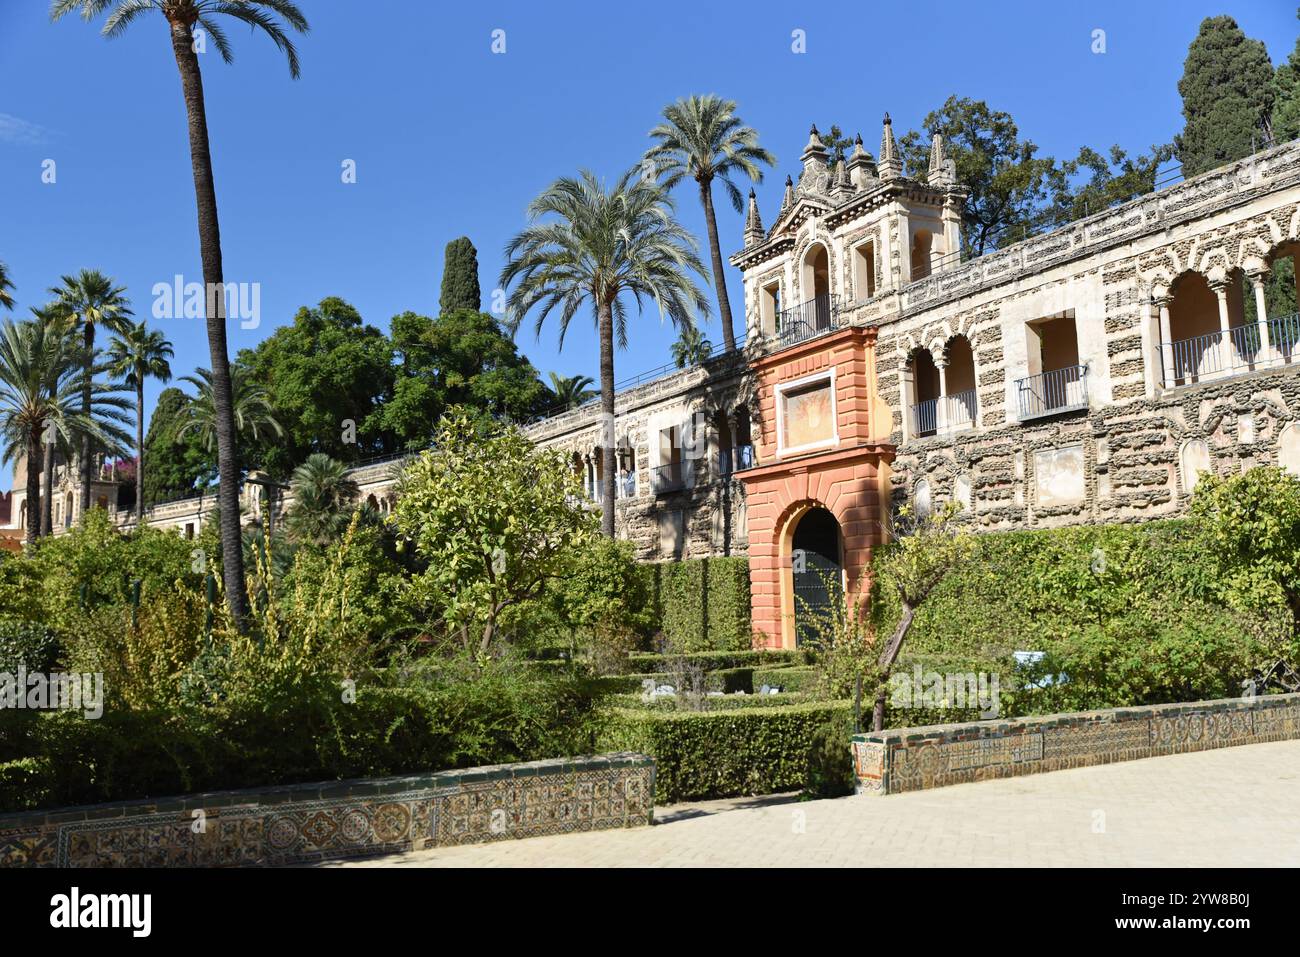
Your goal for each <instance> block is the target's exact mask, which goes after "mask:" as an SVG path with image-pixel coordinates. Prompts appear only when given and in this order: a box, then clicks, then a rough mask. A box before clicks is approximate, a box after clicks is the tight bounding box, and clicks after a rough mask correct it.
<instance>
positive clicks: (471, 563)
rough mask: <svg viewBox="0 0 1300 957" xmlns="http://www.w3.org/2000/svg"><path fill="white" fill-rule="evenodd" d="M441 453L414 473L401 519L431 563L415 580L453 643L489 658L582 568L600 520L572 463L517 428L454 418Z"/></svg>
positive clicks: (428, 456)
mask: <svg viewBox="0 0 1300 957" xmlns="http://www.w3.org/2000/svg"><path fill="white" fill-rule="evenodd" d="M436 446H437V450H438V451H437V452H436V453H435V452H425V453H423V454H422V455H421V456H420V457H419V458H418V459H417V460H415V461H414V462H413V463H411V465H409V466H408V467H407V470H406V472H405V474H404V475H403V477H402V480H401V486H400V488H399V490H398V496H397V506H396V509H395V511H394V520H395V522H396V525H397V528H398V530H399V531H400V533H401V534H402V535H403V536H404V537H406V538H408V539H410V540H411V541H412V542H413V543H414V547H415V551H416V554H417V555H418V556H419V557H420V558H421V559H422V560H423V561H424V562H425V563H426V567H425V568H424V570H423V571H421V572H420V573H418V574H417V575H415V576H414V577H413V578H412V581H411V586H412V589H413V590H414V592H415V593H416V595H417V596H418V598H419V600H421V601H422V602H425V603H427V604H428V606H429V607H431V608H436V609H437V614H438V617H439V618H440V619H441V624H442V627H443V628H444V629H445V633H446V634H447V635H448V636H449V637H454V639H455V640H456V641H457V642H459V643H460V644H462V645H463V646H464V647H466V648H475V649H478V650H479V651H480V652H483V653H485V652H487V651H488V650H489V649H490V648H491V647H492V645H493V642H494V641H495V640H496V639H497V638H498V636H499V632H500V631H501V629H502V628H503V626H504V627H505V628H506V629H507V632H508V631H509V630H510V626H511V625H512V624H513V623H515V622H518V621H520V620H526V619H527V615H528V613H529V611H530V610H531V608H532V606H534V605H535V604H536V603H538V602H539V601H540V600H541V599H542V598H543V597H544V595H545V594H546V589H547V588H548V586H549V585H550V584H551V583H552V582H556V581H558V580H560V579H562V578H563V577H565V576H567V575H569V574H572V573H574V572H576V571H577V570H578V568H579V567H580V564H579V563H580V562H581V561H582V559H583V558H584V557H585V556H586V555H587V554H588V546H589V545H590V543H591V541H592V540H593V538H594V537H595V533H596V529H595V522H594V519H593V517H592V515H591V513H590V512H588V511H587V510H586V509H584V508H583V506H582V504H581V502H580V500H579V499H578V492H577V489H576V487H575V479H574V476H573V472H572V470H571V469H570V468H569V467H568V465H567V463H566V462H565V461H564V456H563V455H562V454H561V453H560V452H558V451H556V450H554V449H549V450H548V449H539V448H537V447H536V446H534V445H533V444H532V443H531V442H530V441H529V440H528V439H527V438H525V437H524V436H523V435H522V434H521V433H519V432H518V431H517V430H515V429H513V428H510V427H504V426H492V427H490V428H489V429H488V430H487V431H486V432H483V433H480V432H479V431H478V430H477V429H476V428H475V425H474V423H473V422H472V421H471V420H470V419H469V417H468V416H467V415H465V414H463V413H461V414H456V415H452V416H448V417H446V418H444V419H443V421H442V422H441V423H440V425H439V428H438V436H437V441H436Z"/></svg>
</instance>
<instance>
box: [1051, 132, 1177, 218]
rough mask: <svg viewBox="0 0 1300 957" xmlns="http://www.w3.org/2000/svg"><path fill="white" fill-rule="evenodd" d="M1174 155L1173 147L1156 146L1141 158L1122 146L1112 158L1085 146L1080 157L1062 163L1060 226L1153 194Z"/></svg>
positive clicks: (1112, 152)
mask: <svg viewBox="0 0 1300 957" xmlns="http://www.w3.org/2000/svg"><path fill="white" fill-rule="evenodd" d="M1173 155H1174V148H1173V145H1172V144H1165V145H1163V146H1153V147H1151V152H1150V153H1144V154H1141V155H1139V156H1137V157H1130V156H1129V155H1128V153H1127V152H1125V151H1124V150H1123V149H1121V148H1120V147H1119V146H1118V145H1116V146H1112V147H1111V148H1110V153H1109V155H1108V156H1102V155H1101V154H1100V153H1098V152H1097V151H1096V150H1093V149H1090V148H1089V147H1086V146H1085V147H1083V148H1082V149H1081V150H1079V155H1078V156H1076V157H1075V158H1074V159H1072V160H1068V161H1066V162H1065V163H1063V164H1061V177H1060V179H1059V188H1058V189H1057V195H1056V200H1055V201H1056V205H1057V209H1056V223H1057V224H1058V225H1064V224H1066V223H1071V222H1073V221H1074V220H1076V219H1082V218H1083V217H1084V216H1090V215H1092V214H1093V213H1099V212H1101V211H1102V210H1104V209H1107V208H1109V207H1111V206H1118V205H1119V204H1120V203H1127V202H1128V201H1129V200H1131V199H1136V198H1137V197H1139V196H1144V195H1146V194H1147V193H1150V192H1152V191H1153V190H1155V188H1156V172H1157V170H1158V169H1159V167H1160V165H1161V164H1162V163H1167V162H1168V161H1169V160H1170V159H1171V158H1172V157H1173Z"/></svg>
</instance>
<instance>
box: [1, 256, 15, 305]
mask: <svg viewBox="0 0 1300 957" xmlns="http://www.w3.org/2000/svg"><path fill="white" fill-rule="evenodd" d="M13 288H14V284H13V281H12V280H11V279H10V278H9V267H8V266H6V265H5V264H4V262H3V261H0V309H12V308H13V307H14V297H13Z"/></svg>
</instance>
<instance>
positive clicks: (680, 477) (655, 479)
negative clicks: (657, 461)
mask: <svg viewBox="0 0 1300 957" xmlns="http://www.w3.org/2000/svg"><path fill="white" fill-rule="evenodd" d="M694 480H695V466H694V463H692V462H690V461H689V460H684V461H678V462H669V463H668V464H666V465H659V466H656V467H655V468H652V469H651V470H650V487H651V488H653V489H654V493H655V494H656V495H665V494H667V493H668V492H675V491H677V490H678V489H681V488H685V487H686V486H688V485H690V484H691V483H692V482H693V481H694Z"/></svg>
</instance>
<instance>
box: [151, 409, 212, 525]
mask: <svg viewBox="0 0 1300 957" xmlns="http://www.w3.org/2000/svg"><path fill="white" fill-rule="evenodd" d="M188 406H189V397H188V396H187V395H186V394H185V393H184V392H183V391H182V390H180V389H177V388H167V389H163V390H162V392H160V393H159V394H158V401H157V402H156V403H155V404H154V407H153V415H151V416H150V418H149V431H148V432H147V433H145V437H144V457H145V459H146V460H147V461H148V463H149V464H148V467H147V468H146V469H145V473H144V503H145V505H146V506H149V505H152V504H154V503H155V502H160V501H164V500H168V499H173V498H177V497H179V496H182V495H186V494H192V493H193V491H194V489H195V488H196V487H198V486H204V485H207V484H209V483H210V482H212V481H213V479H215V477H216V474H217V456H216V452H215V451H210V450H208V449H207V448H206V447H205V446H204V444H203V440H202V439H200V438H199V436H198V434H197V433H195V432H190V433H189V434H187V435H184V436H180V435H178V433H179V431H180V427H181V425H183V424H184V422H185V420H186V417H187V413H186V409H187V408H188Z"/></svg>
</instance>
